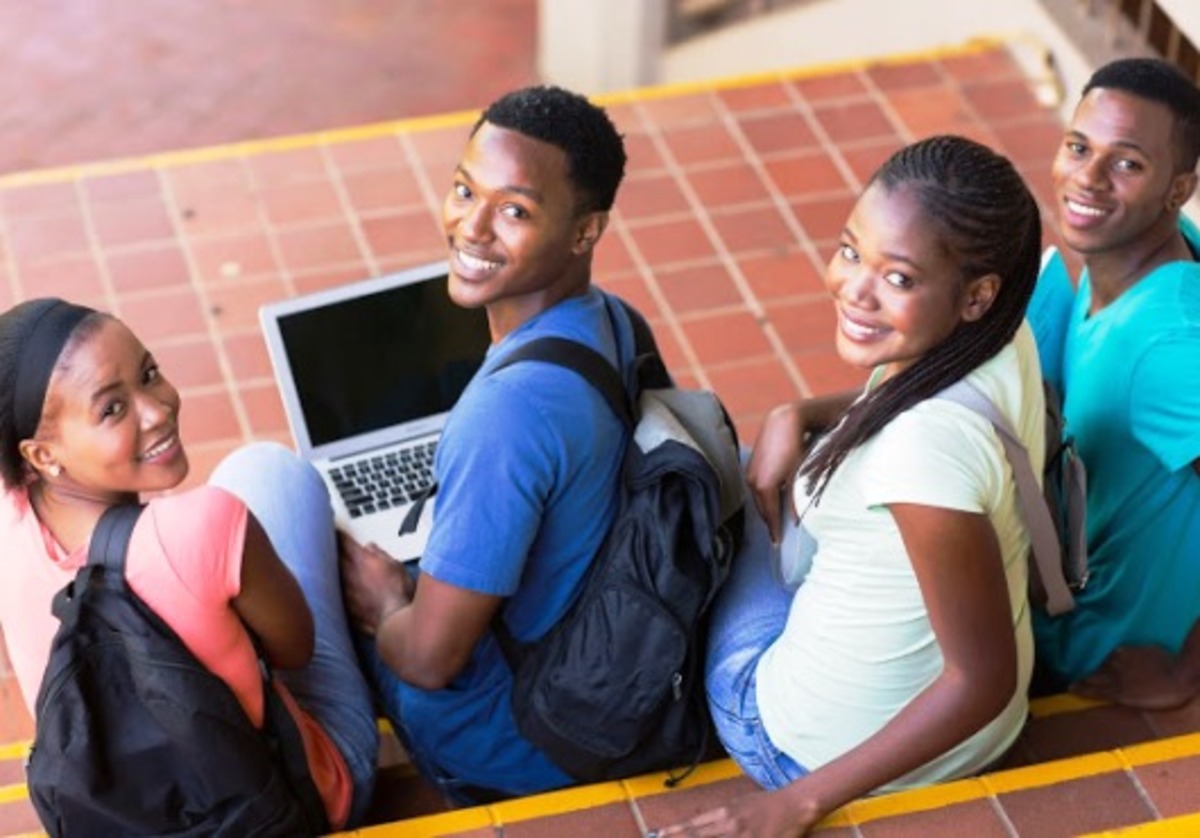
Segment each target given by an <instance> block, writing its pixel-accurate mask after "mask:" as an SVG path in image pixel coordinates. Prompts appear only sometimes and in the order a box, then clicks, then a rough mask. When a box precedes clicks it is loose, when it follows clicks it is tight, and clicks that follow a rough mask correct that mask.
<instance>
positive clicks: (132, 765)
mask: <svg viewBox="0 0 1200 838" xmlns="http://www.w3.org/2000/svg"><path fill="white" fill-rule="evenodd" d="M141 511H142V507H140V506H116V507H112V508H110V509H108V510H107V511H106V512H105V513H104V515H103V516H102V517H101V519H100V522H99V523H98V524H97V525H96V531H95V533H94V534H93V536H92V541H91V546H90V548H89V550H88V561H87V565H86V566H84V567H83V568H81V569H80V570H79V572H78V574H77V575H76V577H75V579H74V581H72V582H71V583H70V584H68V585H67V586H66V587H65V588H64V589H63V590H62V591H60V592H59V593H58V595H57V596H55V598H54V605H53V610H54V615H55V616H56V617H58V619H59V620H60V621H61V625H60V627H59V629H58V632H57V634H55V637H54V642H53V645H52V646H51V651H50V660H49V663H48V665H47V667H46V675H45V677H44V679H43V681H42V686H41V689H40V691H39V692H38V698H37V705H36V716H37V724H36V730H37V732H36V735H35V738H34V744H33V749H32V751H31V752H30V755H29V762H28V764H27V766H26V772H27V780H28V786H29V795H30V798H31V799H32V800H33V804H34V807H35V808H36V809H37V813H38V817H39V818H40V819H41V821H42V825H43V826H44V827H45V829H46V831H47V832H48V833H49V834H50V835H51V836H61V835H68V836H93V835H122V836H126V835H187V836H200V835H205V836H211V835H221V836H231V838H232V836H237V837H238V838H242V836H252V835H253V836H276V835H289V836H290V835H315V834H318V833H322V832H325V831H327V830H328V828H329V824H328V822H327V820H326V816H325V810H324V807H323V805H322V803H321V799H320V797H319V795H318V793H317V790H316V787H315V786H314V785H313V782H312V779H311V777H310V776H309V773H308V764H307V761H306V759H305V755H304V744H303V741H302V740H301V738H300V733H299V730H298V729H297V727H296V724H295V721H294V720H293V719H292V717H291V715H290V714H289V713H288V710H287V708H286V706H285V705H284V704H283V700H282V699H281V698H280V696H279V695H278V694H277V693H276V691H275V687H274V686H273V684H272V683H271V674H270V669H269V668H268V667H267V666H266V663H265V660H264V658H263V656H262V653H261V650H259V662H260V667H261V669H262V672H263V694H264V702H265V706H264V716H265V718H264V724H263V729H262V730H258V729H256V728H255V727H254V725H253V724H252V723H251V722H250V719H249V717H248V716H247V715H246V713H245V711H244V710H243V709H242V706H241V704H239V703H238V700H237V698H236V696H235V695H234V693H233V691H232V690H231V689H230V688H229V686H228V685H226V684H225V682H224V681H222V680H221V679H220V678H219V677H217V676H216V675H213V674H212V673H211V672H209V671H208V670H207V669H205V667H204V666H203V665H202V664H201V663H200V662H199V661H197V660H196V658H195V657H194V656H193V655H192V654H191V652H189V651H188V649H187V648H186V647H185V646H184V645H183V642H182V641H181V640H180V639H179V637H178V636H177V635H176V634H175V633H174V632H173V631H172V630H171V629H170V628H169V627H168V626H167V625H166V623H164V622H163V621H162V620H161V619H160V618H159V617H158V616H157V615H156V614H155V613H154V612H152V611H151V610H150V608H149V607H148V606H146V604H145V603H143V602H142V601H141V600H140V599H139V598H138V597H137V595H136V594H135V593H133V591H132V590H130V589H129V587H128V586H127V585H126V583H125V552H126V548H127V547H128V544H129V536H130V533H131V532H132V530H133V526H134V524H135V523H136V521H137V519H138V516H139V515H140V514H141ZM251 636H252V637H253V634H252V635H251Z"/></svg>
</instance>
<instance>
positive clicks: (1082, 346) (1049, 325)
mask: <svg viewBox="0 0 1200 838" xmlns="http://www.w3.org/2000/svg"><path fill="white" fill-rule="evenodd" d="M1181 228H1182V229H1183V230H1184V233H1185V235H1186V236H1187V237H1188V239H1189V241H1190V242H1191V244H1192V245H1193V249H1198V248H1197V245H1200V235H1197V231H1196V228H1195V227H1193V226H1192V225H1190V224H1189V223H1186V222H1184V223H1181ZM1052 270H1053V271H1055V272H1057V271H1062V275H1063V276H1065V269H1062V268H1061V260H1059V266H1058V267H1052ZM1043 273H1044V275H1048V276H1050V277H1051V280H1052V285H1051V287H1048V288H1046V289H1043V288H1042V287H1041V285H1040V282H1041V280H1039V288H1038V293H1035V298H1034V299H1035V303H1038V305H1037V306H1035V304H1034V303H1031V307H1030V308H1031V316H1030V319H1031V322H1032V323H1033V325H1034V328H1035V329H1036V330H1037V331H1038V339H1039V351H1040V352H1046V353H1047V356H1048V358H1050V359H1051V363H1050V364H1048V365H1047V366H1049V367H1050V369H1049V370H1048V371H1047V375H1049V376H1051V377H1052V378H1053V376H1054V375H1055V374H1056V373H1055V371H1054V368H1053V364H1054V361H1053V359H1054V358H1055V352H1056V351H1058V350H1057V348H1056V347H1059V346H1060V347H1061V369H1060V371H1059V372H1058V373H1057V374H1058V375H1060V376H1061V381H1062V385H1063V393H1064V404H1063V413H1064V417H1065V421H1066V433H1067V435H1068V436H1071V437H1074V439H1075V443H1076V445H1077V446H1078V449H1079V453H1080V456H1081V457H1082V458H1083V461H1084V463H1085V464H1086V466H1087V470H1088V503H1087V511H1088V521H1087V531H1088V552H1089V556H1088V561H1089V567H1090V570H1091V578H1090V579H1089V581H1088V584H1087V587H1086V588H1085V589H1084V590H1083V591H1081V592H1080V593H1079V594H1078V596H1077V597H1076V599H1077V605H1076V608H1075V610H1074V611H1071V612H1069V613H1067V614H1063V615H1060V616H1058V617H1048V616H1047V615H1045V614H1041V613H1038V614H1035V620H1034V631H1035V637H1036V641H1037V654H1038V659H1039V663H1040V664H1042V665H1044V667H1045V668H1046V669H1047V670H1048V671H1049V672H1050V673H1052V674H1054V675H1056V676H1057V677H1058V678H1060V679H1063V680H1064V681H1067V682H1069V681H1072V680H1075V679H1078V678H1080V677H1082V676H1084V675H1087V674H1089V673H1091V672H1093V671H1094V670H1095V669H1096V668H1097V667H1098V666H1099V665H1100V664H1101V663H1103V661H1104V660H1105V658H1107V657H1108V655H1109V654H1110V653H1111V652H1112V651H1113V650H1114V649H1115V648H1116V647H1117V646H1121V645H1127V644H1147V643H1151V644H1157V645H1160V646H1163V647H1166V648H1167V649H1169V650H1171V651H1173V652H1174V651H1178V649H1179V647H1180V646H1181V645H1182V643H1183V639H1184V637H1185V636H1186V634H1187V632H1188V630H1189V629H1190V628H1191V627H1192V625H1193V623H1195V622H1196V620H1197V619H1198V618H1200V475H1197V474H1196V472H1195V471H1194V470H1193V468H1192V462H1193V461H1194V460H1196V459H1197V458H1200V262H1174V263H1171V264H1168V265H1164V266H1162V267H1160V268H1158V269H1157V270H1155V271H1154V272H1153V273H1151V274H1150V275H1148V276H1146V277H1145V278H1143V279H1142V280H1141V281H1139V282H1138V283H1137V284H1135V285H1134V286H1132V287H1131V288H1129V289H1128V290H1127V291H1125V293H1123V294H1122V295H1121V296H1120V297H1118V298H1117V299H1116V300H1114V301H1113V302H1112V303H1110V304H1109V305H1108V306H1106V307H1105V308H1104V309H1103V310H1102V311H1100V312H1098V313H1097V314H1095V315H1089V314H1088V309H1089V307H1090V305H1091V284H1090V282H1089V280H1088V277H1087V273H1086V271H1085V273H1084V275H1083V277H1082V280H1081V282H1080V286H1079V292H1078V294H1076V295H1071V296H1072V297H1073V299H1070V297H1068V298H1067V302H1068V303H1069V308H1062V309H1060V310H1061V311H1062V315H1061V317H1060V319H1058V320H1057V321H1055V320H1054V318H1052V317H1049V316H1045V315H1046V312H1047V311H1048V310H1049V309H1050V308H1051V306H1050V305H1047V304H1046V301H1047V300H1048V299H1049V298H1050V297H1051V295H1053V296H1054V297H1055V298H1060V300H1059V303H1058V305H1060V306H1061V305H1062V301H1061V297H1062V295H1061V290H1062V289H1061V285H1060V284H1059V280H1058V279H1055V278H1054V274H1053V273H1051V274H1047V273H1046V271H1044V272H1043ZM1055 286H1057V288H1055ZM1039 295H1041V299H1040V300H1039ZM1035 310H1036V311H1039V312H1040V314H1039V316H1038V317H1035V316H1034V314H1033V312H1034V311H1035ZM1064 324H1065V326H1064ZM1055 325H1057V326H1058V331H1059V332H1060V333H1061V337H1059V336H1057V335H1056V330H1055V328H1054V326H1055ZM1059 341H1061V342H1060V343H1059Z"/></svg>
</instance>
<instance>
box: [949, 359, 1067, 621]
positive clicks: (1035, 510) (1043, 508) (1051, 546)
mask: <svg viewBox="0 0 1200 838" xmlns="http://www.w3.org/2000/svg"><path fill="white" fill-rule="evenodd" d="M937 398H939V399H946V400H947V401H952V402H956V403H958V404H961V405H962V406H963V407H966V408H968V409H970V410H973V411H975V412H976V413H978V414H979V415H980V416H982V417H983V418H985V419H987V420H988V421H989V422H991V423H992V427H993V428H995V429H996V434H997V435H998V436H999V437H1000V442H1001V444H1002V445H1003V446H1004V454H1005V456H1007V457H1008V464H1009V466H1010V467H1011V468H1012V471H1013V480H1014V481H1015V482H1016V484H1017V502H1018V504H1019V505H1020V507H1021V517H1022V518H1023V519H1024V521H1025V526H1026V527H1028V528H1029V541H1030V544H1031V545H1032V547H1033V558H1034V561H1035V562H1036V564H1037V570H1038V576H1039V577H1041V583H1042V588H1043V589H1044V590H1045V592H1046V612H1047V613H1049V614H1062V613H1064V612H1066V611H1070V610H1071V609H1073V608H1074V607H1075V599H1074V597H1072V596H1071V591H1070V589H1068V587H1067V582H1066V580H1065V579H1064V578H1063V571H1062V548H1061V547H1060V546H1059V542H1058V531H1057V530H1056V529H1055V527H1054V519H1053V518H1052V517H1051V515H1050V509H1049V507H1048V506H1047V505H1046V497H1045V495H1043V494H1042V490H1041V489H1040V488H1039V486H1038V482H1037V477H1036V476H1035V475H1034V473H1033V465H1032V464H1031V463H1030V461H1029V451H1028V449H1026V448H1025V446H1024V445H1023V444H1022V443H1021V440H1020V439H1019V438H1018V437H1017V435H1016V433H1015V432H1014V431H1013V429H1012V426H1011V425H1009V424H1008V420H1006V419H1005V418H1004V416H1003V414H1001V413H1000V411H999V409H998V408H997V407H996V405H995V404H994V403H993V402H992V400H991V399H989V398H988V397H987V396H986V395H984V393H983V391H981V390H980V389H979V388H978V387H976V386H975V385H974V384H971V383H970V382H969V381H967V380H965V379H963V380H960V381H958V382H957V383H955V384H952V385H951V386H949V387H947V388H946V389H945V390H943V391H942V392H940V393H938V395H937Z"/></svg>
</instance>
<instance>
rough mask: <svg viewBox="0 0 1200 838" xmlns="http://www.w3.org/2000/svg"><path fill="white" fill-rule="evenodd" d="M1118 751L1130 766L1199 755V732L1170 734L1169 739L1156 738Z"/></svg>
mask: <svg viewBox="0 0 1200 838" xmlns="http://www.w3.org/2000/svg"><path fill="white" fill-rule="evenodd" d="M1119 753H1120V755H1121V758H1122V759H1123V760H1125V761H1126V764H1127V765H1129V766H1130V767H1132V766H1135V765H1149V764H1151V763H1155V762H1166V761H1167V760H1172V759H1183V758H1186V757H1194V756H1200V733H1188V734H1184V735H1183V736H1172V737H1171V738H1170V739H1156V740H1154V741H1153V742H1142V743H1140V744H1138V745H1128V746H1126V747H1124V748H1122V749H1121V750H1120V751H1119Z"/></svg>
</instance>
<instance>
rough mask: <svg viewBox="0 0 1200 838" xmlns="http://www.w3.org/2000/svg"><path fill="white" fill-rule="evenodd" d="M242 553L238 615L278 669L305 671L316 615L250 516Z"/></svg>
mask: <svg viewBox="0 0 1200 838" xmlns="http://www.w3.org/2000/svg"><path fill="white" fill-rule="evenodd" d="M242 549H243V555H242V577H241V590H240V591H239V593H238V595H237V597H235V598H234V600H233V608H234V610H235V611H237V613H238V616H240V617H241V618H242V620H243V621H244V622H245V623H246V625H247V626H249V627H250V630H251V631H253V632H254V634H255V635H257V636H258V639H259V641H260V642H261V643H262V647H263V651H264V652H265V653H266V656H267V660H268V661H269V662H270V664H271V665H272V666H277V667H279V668H280V669H299V668H300V667H302V666H305V665H306V664H307V663H308V662H309V660H310V659H311V658H312V653H313V636H314V635H313V632H314V630H313V620H312V613H311V612H310V611H309V610H308V603H307V602H305V600H304V593H303V592H302V591H301V590H300V585H299V584H297V582H296V579H295V577H293V576H292V573H291V571H289V570H288V569H287V566H286V565H284V563H283V562H282V561H280V560H279V556H278V555H277V554H276V553H275V548H274V547H273V546H272V545H271V541H270V539H268V538H267V534H266V533H265V532H264V531H263V528H262V525H261V524H259V523H258V520H257V519H256V518H255V517H254V515H252V514H251V513H249V512H247V513H246V539H245V544H244V546H243V548H242Z"/></svg>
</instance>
